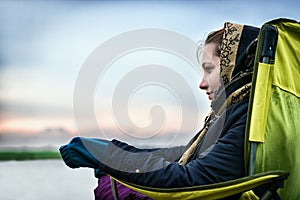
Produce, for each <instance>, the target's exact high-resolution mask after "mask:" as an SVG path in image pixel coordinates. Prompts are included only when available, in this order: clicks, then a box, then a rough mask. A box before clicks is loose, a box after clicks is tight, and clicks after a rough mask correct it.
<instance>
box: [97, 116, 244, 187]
mask: <svg viewBox="0 0 300 200" xmlns="http://www.w3.org/2000/svg"><path fill="white" fill-rule="evenodd" d="M233 121H234V122H232V125H231V126H230V129H229V130H227V131H226V134H224V135H223V137H221V138H220V139H218V141H217V142H216V143H215V144H214V145H213V146H212V147H211V148H209V149H208V151H209V152H203V154H202V155H200V156H199V157H197V158H196V159H194V160H192V161H191V162H189V163H188V164H187V165H185V166H181V165H179V164H178V163H177V162H173V161H170V160H169V159H166V158H164V157H162V156H161V155H163V152H160V151H153V152H146V153H145V152H143V153H138V152H134V153H132V152H129V151H124V150H123V149H120V148H118V147H117V146H115V145H114V144H113V143H111V144H110V145H109V146H108V147H107V148H106V149H105V151H104V152H103V154H106V155H110V156H105V155H103V156H100V157H103V158H104V159H103V160H101V162H102V164H103V165H100V169H101V170H103V171H105V172H107V173H108V174H110V175H111V176H113V177H115V178H117V179H120V180H123V181H125V182H128V183H133V184H137V185H142V186H148V187H157V188H174V187H187V186H195V185H203V184H211V183H216V182H220V181H226V180H231V179H235V178H239V177H242V176H244V159H243V158H244V151H243V147H244V130H245V121H246V114H244V115H242V117H241V116H239V118H238V119H233Z"/></svg>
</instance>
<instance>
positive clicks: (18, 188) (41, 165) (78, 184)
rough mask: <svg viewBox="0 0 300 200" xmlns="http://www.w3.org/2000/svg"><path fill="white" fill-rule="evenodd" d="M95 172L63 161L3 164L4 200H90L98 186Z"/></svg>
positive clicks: (0, 191) (0, 194) (0, 167)
mask: <svg viewBox="0 0 300 200" xmlns="http://www.w3.org/2000/svg"><path fill="white" fill-rule="evenodd" d="M93 173H94V172H93V170H91V169H87V168H80V169H70V168H68V167H67V166H65V165H64V163H63V162H62V161H61V160H36V161H8V162H0V199H1V200H20V199H22V200H41V199H44V200H48V199H49V200H61V199H62V200H64V199H72V200H88V199H94V196H93V190H94V188H95V187H96V186H97V179H96V178H94V174H93Z"/></svg>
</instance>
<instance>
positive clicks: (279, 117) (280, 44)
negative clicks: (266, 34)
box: [249, 19, 300, 199]
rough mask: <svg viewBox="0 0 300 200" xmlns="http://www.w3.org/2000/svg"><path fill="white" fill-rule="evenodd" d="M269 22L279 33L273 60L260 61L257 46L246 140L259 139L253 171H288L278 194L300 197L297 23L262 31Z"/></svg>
mask: <svg viewBox="0 0 300 200" xmlns="http://www.w3.org/2000/svg"><path fill="white" fill-rule="evenodd" d="M270 25H271V26H273V27H274V28H276V30H277V32H278V39H277V45H276V51H275V59H274V60H272V62H271V63H270V64H265V63H262V62H261V58H260V57H259V54H260V52H261V51H262V50H261V49H258V53H257V56H256V60H257V62H256V63H257V67H256V69H255V72H254V73H255V76H254V77H255V80H254V84H255V88H254V90H253V91H254V94H253V96H252V109H251V120H250V121H251V122H250V127H249V141H251V142H258V144H257V150H256V162H255V173H262V172H267V171H271V170H283V171H288V172H289V173H290V175H289V178H288V180H287V181H286V182H285V185H284V188H283V189H279V194H280V196H281V198H282V199H300V189H299V187H300V178H299V173H300V172H299V171H300V159H299V155H300V113H299V110H300V24H299V23H298V22H295V21H291V20H286V19H279V20H275V21H271V22H269V23H267V24H265V25H264V26H263V27H262V32H263V31H264V28H265V27H267V26H270ZM260 37H261V35H260ZM259 42H261V41H259ZM258 46H260V47H261V46H262V45H260V44H259V45H258Z"/></svg>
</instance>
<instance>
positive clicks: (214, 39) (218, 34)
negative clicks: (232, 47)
mask: <svg viewBox="0 0 300 200" xmlns="http://www.w3.org/2000/svg"><path fill="white" fill-rule="evenodd" d="M223 34H224V28H222V29H219V30H217V31H213V32H210V33H209V34H208V36H207V38H206V40H205V42H204V45H206V44H209V43H215V44H217V47H216V49H215V55H216V56H218V57H220V56H221V44H222V40H223Z"/></svg>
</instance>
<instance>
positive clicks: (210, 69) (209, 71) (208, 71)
mask: <svg viewBox="0 0 300 200" xmlns="http://www.w3.org/2000/svg"><path fill="white" fill-rule="evenodd" d="M212 69H213V68H212V67H210V66H207V67H205V68H204V70H205V72H207V73H209V74H210V73H211V71H212Z"/></svg>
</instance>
